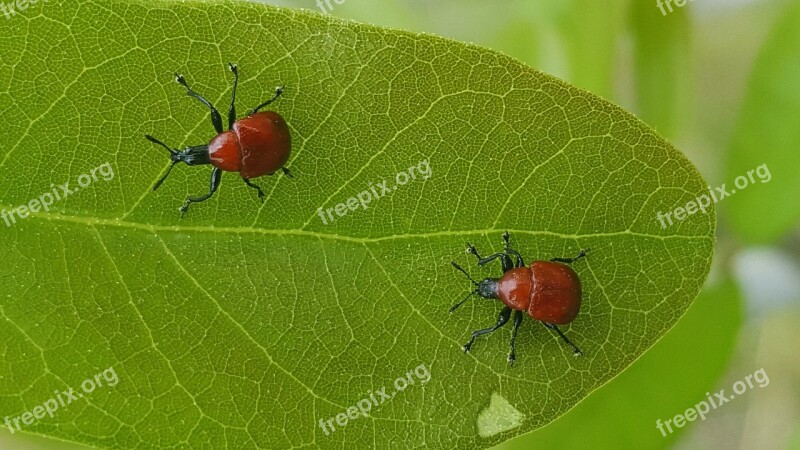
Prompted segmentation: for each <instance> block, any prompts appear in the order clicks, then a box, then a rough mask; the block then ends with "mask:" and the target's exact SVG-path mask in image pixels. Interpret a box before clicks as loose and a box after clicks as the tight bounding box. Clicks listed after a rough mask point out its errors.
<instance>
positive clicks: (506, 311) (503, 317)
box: [464, 306, 511, 353]
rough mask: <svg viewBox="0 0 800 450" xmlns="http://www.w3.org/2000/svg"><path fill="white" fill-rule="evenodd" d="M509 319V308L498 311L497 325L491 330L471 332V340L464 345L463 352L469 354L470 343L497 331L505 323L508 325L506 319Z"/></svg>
mask: <svg viewBox="0 0 800 450" xmlns="http://www.w3.org/2000/svg"><path fill="white" fill-rule="evenodd" d="M509 317H511V308H509V307H508V306H506V307H505V308H503V310H502V311H500V315H499V316H498V317H497V323H496V324H495V325H494V326H493V327H491V328H485V329H483V330H476V331H473V332H472V338H471V339H470V340H469V342H467V343H466V344H464V352H466V353H469V349H470V348H471V347H472V343H473V342H475V338H476V337H478V336H481V335H484V334H489V333H491V332H492V331H495V330H497V329H498V328H500V327H502V326H503V325H505V324H506V323H508V318H509Z"/></svg>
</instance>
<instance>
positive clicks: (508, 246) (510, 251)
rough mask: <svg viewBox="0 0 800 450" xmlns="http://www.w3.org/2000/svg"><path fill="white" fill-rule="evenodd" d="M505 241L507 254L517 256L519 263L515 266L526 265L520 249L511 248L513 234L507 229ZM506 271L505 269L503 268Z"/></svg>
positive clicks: (504, 235)
mask: <svg viewBox="0 0 800 450" xmlns="http://www.w3.org/2000/svg"><path fill="white" fill-rule="evenodd" d="M503 241H505V243H506V254H509V255H514V256H516V258H517V263H516V264H515V265H514V267H525V260H524V259H523V258H522V255H520V254H519V252H518V251H516V250H514V249H513V248H511V235H510V234H509V233H508V231H506V232H505V233H503ZM503 271H504V272H505V270H503Z"/></svg>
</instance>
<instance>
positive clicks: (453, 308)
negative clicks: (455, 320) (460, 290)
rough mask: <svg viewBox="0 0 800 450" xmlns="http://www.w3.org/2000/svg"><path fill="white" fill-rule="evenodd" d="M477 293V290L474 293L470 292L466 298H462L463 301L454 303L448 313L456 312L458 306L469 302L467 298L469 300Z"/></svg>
mask: <svg viewBox="0 0 800 450" xmlns="http://www.w3.org/2000/svg"><path fill="white" fill-rule="evenodd" d="M477 293H478V290H477V289H475V290H474V291H472V292H470V293H469V295H467V296H466V297H465V298H464V300H461V301H460V302H458V303H456V304H455V305H453V306H452V307H451V308H450V312H453V311H455V310H457V309H458V307H459V306H461V305H463V304H464V302H466V301H467V300H469V298H470V297H472V296H473V295H475V294H477Z"/></svg>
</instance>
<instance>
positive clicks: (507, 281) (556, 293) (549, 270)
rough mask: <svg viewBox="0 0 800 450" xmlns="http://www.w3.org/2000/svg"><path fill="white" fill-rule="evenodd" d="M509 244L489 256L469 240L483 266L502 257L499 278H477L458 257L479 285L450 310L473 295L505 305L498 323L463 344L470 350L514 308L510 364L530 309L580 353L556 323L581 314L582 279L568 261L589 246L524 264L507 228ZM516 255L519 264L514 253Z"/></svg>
mask: <svg viewBox="0 0 800 450" xmlns="http://www.w3.org/2000/svg"><path fill="white" fill-rule="evenodd" d="M503 240H504V241H505V244H506V248H505V251H504V252H499V253H495V254H493V255H490V256H488V257H486V258H481V256H480V255H479V254H478V250H476V249H475V247H474V246H473V245H471V244H469V243H467V251H468V252H469V253H471V254H473V255H475V257H476V258H478V265H479V266H483V265H484V264H487V263H489V262H491V261H494V260H495V259H499V260H500V262H501V264H502V266H503V276H502V277H500V278H485V279H484V280H482V281H481V282H477V281H475V280H473V279H472V277H471V276H470V275H469V274H468V273H467V272H466V271H465V270H464V269H462V268H461V267H460V266H459V265H458V264H456V263H455V261H453V262H451V264H452V265H453V267H455V268H456V269H458V270H459V271H461V272H462V273H463V274H464V275H466V276H467V278H469V280H470V281H471V282H472V284H474V285H475V286H476V288H475V289H474V290H473V291H472V292H470V293H469V295H467V297H466V298H464V300H462V301H460V302H459V303H457V304H455V305H453V307H452V308H450V312H453V311H455V310H456V309H457V308H458V307H459V306H461V305H462V304H464V302H466V301H467V300H468V299H469V298H470V297H472V296H473V295H476V294H477V295H478V296H480V297H483V298H488V299H498V300H500V301H501V302H502V303H503V304H504V305H505V308H503V310H502V311H501V312H500V316H499V317H498V318H497V323H496V324H495V325H494V326H493V327H490V328H485V329H482V330H476V331H474V332H473V333H472V338H471V339H470V341H469V342H468V343H466V344H465V345H464V347H463V349H464V351H465V352H469V351H470V348H471V347H472V344H473V343H474V342H475V338H476V337H478V336H481V335H483V334H488V333H491V332H493V331H495V330H497V329H498V328H500V327H502V326H503V325H505V324H506V323H508V320H509V318H510V317H511V312H512V311H515V313H514V329H513V331H512V334H511V352H510V353H509V355H508V361H509V363H510V364H512V365H513V364H514V361H515V360H516V351H515V347H514V343H515V340H516V337H517V330H518V329H519V326H520V324H521V323H522V319H523V317H524V315H525V314H526V313H527V315H528V316H530V317H531V318H533V319H536V320H539V321H541V322H542V323H543V324H544V325H545V326H546V327H547V328H549V329H551V330H553V331H555V332H556V333H558V335H559V336H560V337H561V339H563V340H564V342H566V343H567V344H569V345H570V346H571V347H572V349H573V351H574V353H575V355H581V354H582V352H581V350H580V349H579V348H578V347H577V346H576V345H575V344H573V343H572V341H570V340H569V339H568V338H567V337H566V336H565V335H564V333H562V332H561V330H560V329H559V328H558V326H557V325H564V324H567V323H570V322H572V321H573V320H574V319H575V317H577V316H578V312H579V311H580V308H581V295H582V292H581V281H580V278H579V277H578V274H577V273H576V272H575V271H574V270H573V269H572V268H571V267H570V266H568V265H567V264H571V263H573V262H575V261H577V260H579V259H581V258H583V257H584V256H586V252H587V251H589V250H588V249H586V250H583V251H581V253H580V254H579V255H578V256H577V257H575V258H553V259H551V260H550V261H533V262H531V264H530V266H529V267H525V263H524V261H523V258H522V255H520V254H519V252H517V251H516V250H514V249H512V248H511V245H510V238H509V234H508V232H506V233H505V234H504V235H503ZM512 256H513V257H515V258H516V264H514V263H512V260H511V257H512Z"/></svg>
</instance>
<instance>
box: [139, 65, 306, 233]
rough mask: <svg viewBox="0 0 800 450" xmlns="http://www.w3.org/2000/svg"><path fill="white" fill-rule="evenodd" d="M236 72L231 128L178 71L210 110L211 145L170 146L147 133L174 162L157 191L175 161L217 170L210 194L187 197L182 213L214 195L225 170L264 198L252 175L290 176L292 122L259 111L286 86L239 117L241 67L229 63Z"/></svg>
mask: <svg viewBox="0 0 800 450" xmlns="http://www.w3.org/2000/svg"><path fill="white" fill-rule="evenodd" d="M228 66H229V68H230V70H231V72H233V75H234V78H233V92H232V94H231V104H230V108H229V109H228V131H223V130H222V117H221V116H220V114H219V111H217V109H216V108H215V107H214V105H212V104H211V102H209V101H208V100H206V99H205V98H204V97H203V96H201V95H200V94H198V93H196V92H194V91H193V90H192V89H191V88H189V85H188V83H186V79H184V77H183V76H182V75H178V74H175V80H176V81H177V82H178V83H180V84H181V85H182V86H183V87H185V88H186V93H187V95H189V96H190V97H193V98H195V99H197V100H198V101H199V102H200V103H202V104H204V105H205V106H207V107H208V108H209V109H210V110H211V124H212V125H214V129H215V130H216V132H217V135H216V136H215V137H214V138H213V139H211V141H210V142H209V143H208V145H197V146H191V147H187V148H186V149H185V150H183V151H178V150H177V149H171V148H169V147H168V146H167V145H166V144H164V143H163V142H161V141H159V140H158V139H156V138H154V137H152V136H150V135H146V136H145V137H146V138H147V139H148V140H150V141H151V142H153V143H155V144H158V145H160V146H162V147H164V148H166V149H167V151H169V152H170V156H171V158H172V164H171V165H170V166H169V169H168V170H167V173H166V174H164V176H163V177H161V178H160V179H159V180H158V181H157V182H156V184H155V185H154V186H153V190H154V191H155V190H156V189H158V188H159V187H160V186H161V183H163V182H164V180H165V179H166V178H167V176H168V175H169V174H170V172H171V171H172V168H173V167H174V166H175V164H177V163H179V162H183V163H186V164H187V165H189V166H198V165H205V164H211V165H213V166H214V170H212V171H211V185H210V189H209V192H208V194H205V195H201V196H197V197H187V199H186V201H185V202H184V204H183V206H181V208H180V211H181V217H183V215H184V214H186V211H188V210H189V205H191V204H192V203H198V202H202V201H205V200H208V199H209V198H211V196H213V195H214V193H215V192H216V191H217V188H218V187H219V183H220V180H221V178H222V171H226V172H238V173H239V174H240V175H241V177H242V180H243V181H244V182H245V184H247V185H248V186H250V187H251V188H253V189H256V190H258V197H259V198H260V199H262V201H263V199H264V191H262V190H261V188H260V187H259V186H257V185H255V184H253V183H252V182H251V181H250V179H251V178H257V177H260V176H262V175H272V174H274V173H275V172H277V171H278V170H282V171H283V173H284V174H286V175H288V176H291V173H290V172H289V169H287V168H286V167H285V166H284V165H285V164H286V161H288V160H289V155H290V154H291V150H292V139H291V135H290V134H289V126H288V125H287V124H286V121H285V120H284V119H283V117H281V115H280V114H278V113H276V112H274V111H264V112H259V110H260V109H261V108H264V107H265V106H267V105H269V104H270V103H272V102H274V101H275V100H277V99H278V97H280V95H281V94H282V93H283V87H280V88H278V89H277V90H276V91H275V95H274V96H273V97H272V98H271V99H270V100H268V101H266V102H264V103H262V104H261V105H259V106H257V107H256V108H255V109H253V111H251V112H250V114H248V115H247V117H244V118H242V119H239V120H236V87H237V85H238V82H239V71H238V69H237V67H236V65H234V64H228Z"/></svg>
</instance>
